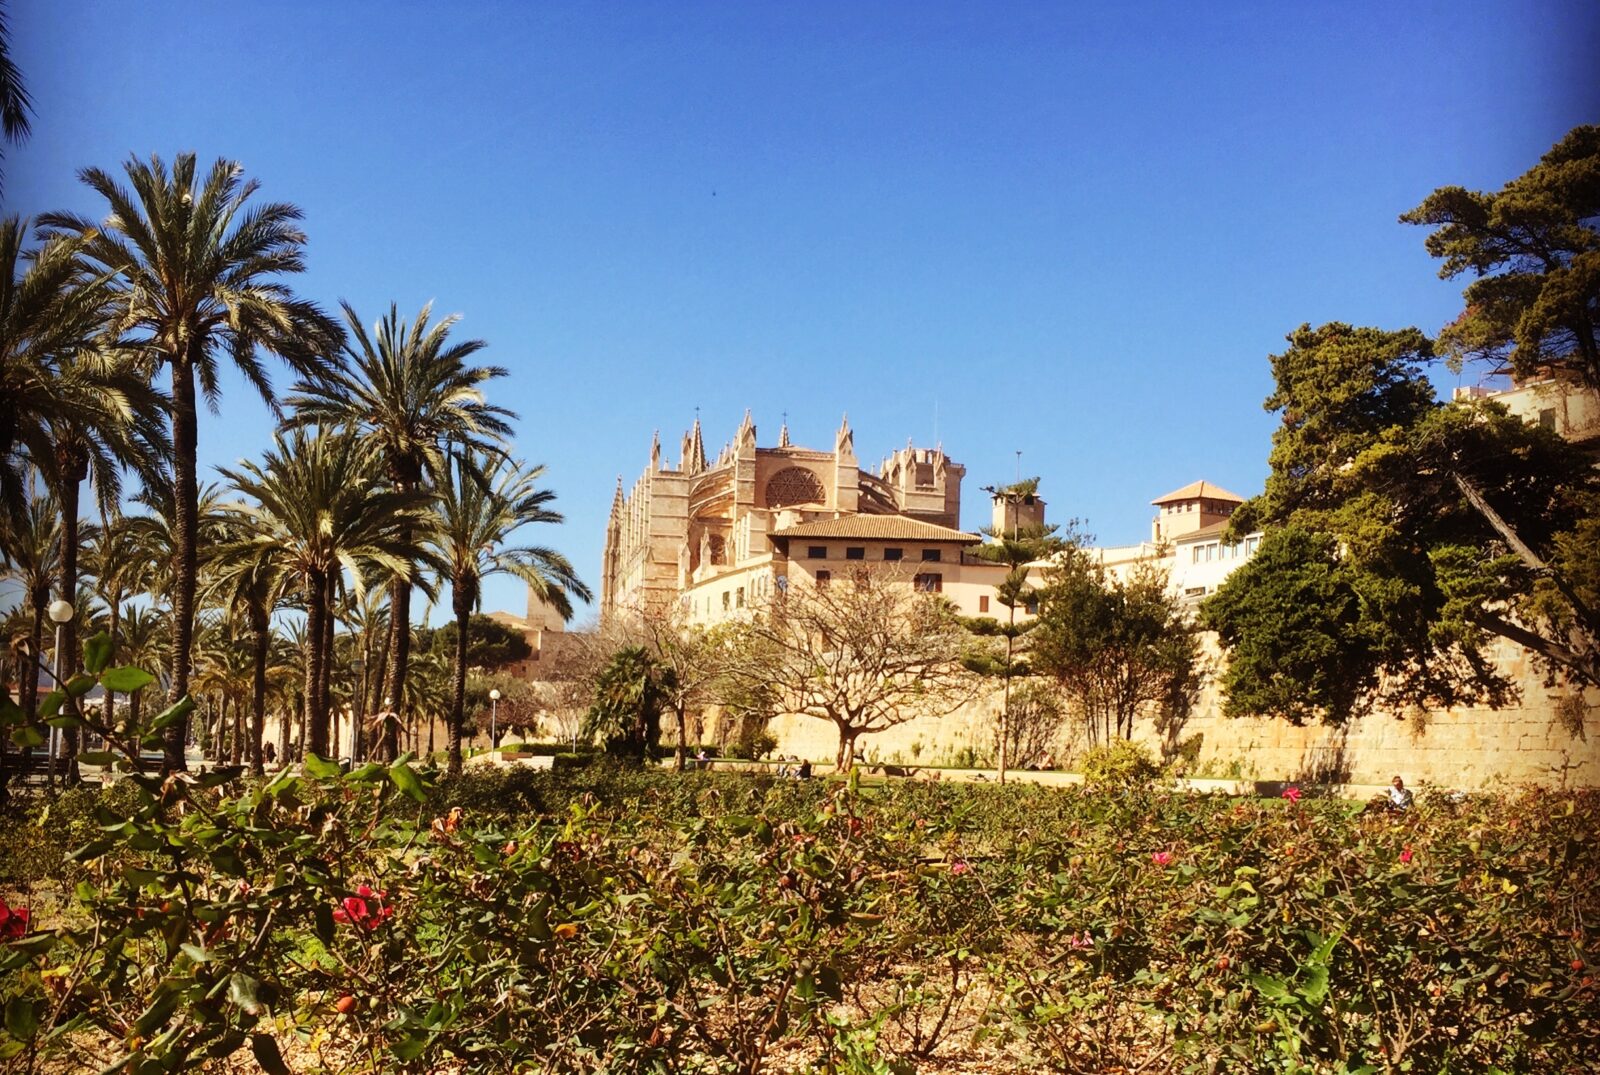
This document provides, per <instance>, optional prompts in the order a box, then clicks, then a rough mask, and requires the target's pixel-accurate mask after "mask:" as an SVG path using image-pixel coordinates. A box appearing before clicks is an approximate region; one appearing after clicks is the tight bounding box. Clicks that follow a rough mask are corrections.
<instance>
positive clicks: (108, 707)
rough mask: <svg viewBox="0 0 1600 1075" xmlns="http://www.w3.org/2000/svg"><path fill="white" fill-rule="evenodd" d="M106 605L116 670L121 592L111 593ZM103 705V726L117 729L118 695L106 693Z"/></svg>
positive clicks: (120, 619)
mask: <svg viewBox="0 0 1600 1075" xmlns="http://www.w3.org/2000/svg"><path fill="white" fill-rule="evenodd" d="M106 603H107V604H108V605H110V606H111V622H110V624H109V627H110V631H111V667H112V668H116V667H117V632H118V631H120V630H121V629H122V594H121V592H119V591H113V592H112V593H111V595H110V600H109V601H107V602H106ZM101 704H102V705H104V706H105V709H104V710H102V711H101V722H102V723H103V724H105V726H106V727H107V728H115V727H116V726H117V696H116V694H115V693H114V692H112V691H106V693H105V701H104V702H102V703H101Z"/></svg>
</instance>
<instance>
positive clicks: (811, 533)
mask: <svg viewBox="0 0 1600 1075" xmlns="http://www.w3.org/2000/svg"><path fill="white" fill-rule="evenodd" d="M771 536H772V537H775V538H862V539H865V540H882V541H959V542H961V543H962V544H963V545H975V544H977V543H978V541H980V540H982V539H981V538H979V536H978V535H977V534H969V533H966V532H965V531H963V530H952V529H950V528H949V527H948V526H937V525H935V524H933V523H925V522H923V521H922V520H921V519H913V518H911V517H910V516H908V515H846V516H845V517H844V518H842V519H817V520H815V521H814V522H809V523H800V524H799V525H797V526H791V527H787V528H785V529H783V530H774V531H773V532H772V535H771Z"/></svg>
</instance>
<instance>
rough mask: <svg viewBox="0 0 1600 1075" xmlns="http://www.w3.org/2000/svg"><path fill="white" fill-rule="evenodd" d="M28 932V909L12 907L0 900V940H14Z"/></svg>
mask: <svg viewBox="0 0 1600 1075" xmlns="http://www.w3.org/2000/svg"><path fill="white" fill-rule="evenodd" d="M27 932H28V909H27V908H26V907H17V908H12V907H8V906H7V905H6V901H5V900H0V941H14V940H17V939H19V938H20V937H22V936H23V934H25V933H27Z"/></svg>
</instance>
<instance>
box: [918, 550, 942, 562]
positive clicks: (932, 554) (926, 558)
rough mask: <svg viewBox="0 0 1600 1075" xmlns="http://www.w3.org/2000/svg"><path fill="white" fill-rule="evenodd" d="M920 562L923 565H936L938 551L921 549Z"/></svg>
mask: <svg viewBox="0 0 1600 1075" xmlns="http://www.w3.org/2000/svg"><path fill="white" fill-rule="evenodd" d="M922 562H923V563H925V564H936V563H938V562H939V550H938V549H923V550H922Z"/></svg>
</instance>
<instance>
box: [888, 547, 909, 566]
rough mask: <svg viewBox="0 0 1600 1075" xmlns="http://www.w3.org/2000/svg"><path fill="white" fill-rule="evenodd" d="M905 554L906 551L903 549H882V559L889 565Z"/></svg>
mask: <svg viewBox="0 0 1600 1075" xmlns="http://www.w3.org/2000/svg"><path fill="white" fill-rule="evenodd" d="M905 554H906V550H904V549H884V550H883V558H884V559H885V560H888V561H889V562H890V563H893V562H894V561H896V560H898V559H900V558H901V557H902V556H904V555H905Z"/></svg>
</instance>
